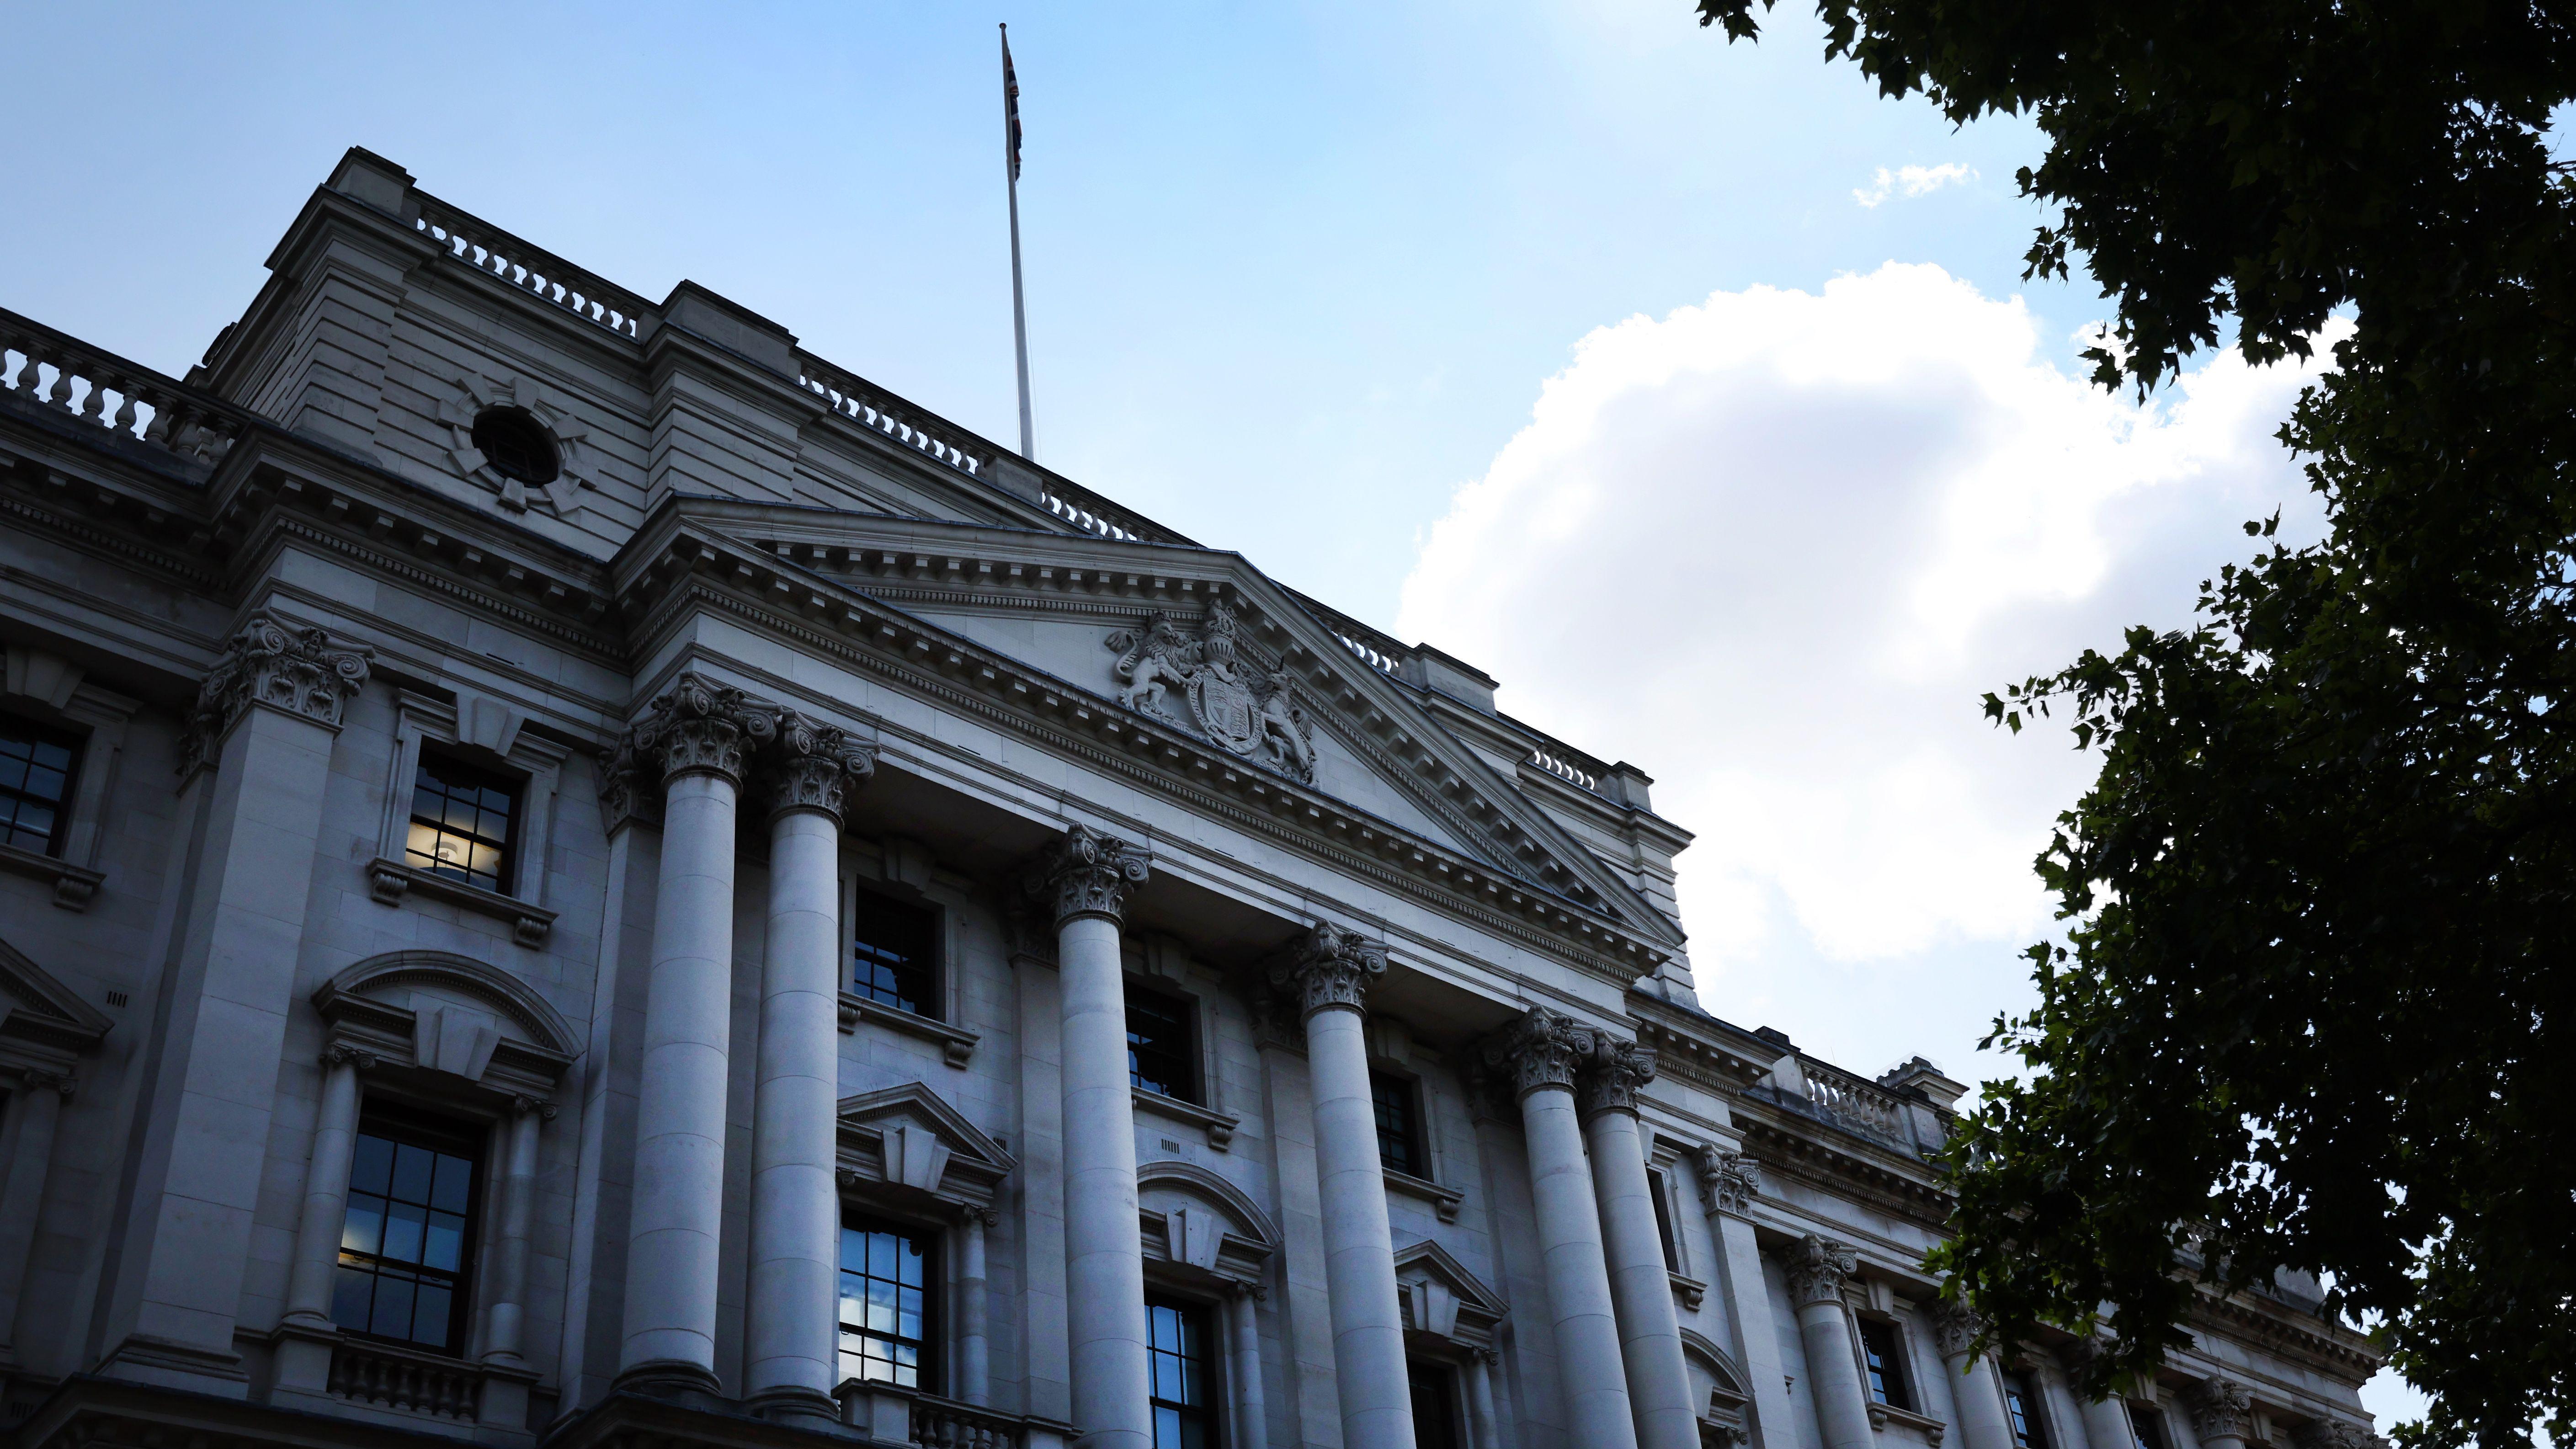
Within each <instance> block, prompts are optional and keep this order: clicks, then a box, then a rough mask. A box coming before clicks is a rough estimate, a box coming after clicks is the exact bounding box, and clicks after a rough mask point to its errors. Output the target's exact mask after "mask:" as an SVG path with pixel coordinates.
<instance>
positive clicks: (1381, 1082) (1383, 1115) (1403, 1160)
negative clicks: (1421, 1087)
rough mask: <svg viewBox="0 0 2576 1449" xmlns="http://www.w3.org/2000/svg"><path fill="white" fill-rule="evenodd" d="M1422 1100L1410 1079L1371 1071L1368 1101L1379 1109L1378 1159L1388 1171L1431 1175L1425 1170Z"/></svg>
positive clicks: (1423, 1175) (1409, 1175) (1417, 1175)
mask: <svg viewBox="0 0 2576 1449" xmlns="http://www.w3.org/2000/svg"><path fill="white" fill-rule="evenodd" d="M1420 1100H1421V1098H1420V1096H1419V1095H1418V1094H1417V1092H1416V1091H1415V1088H1414V1084H1413V1082H1412V1081H1411V1080H1410V1079H1408V1078H1404V1077H1397V1076H1389V1075H1388V1074H1387V1073H1385V1072H1371V1073H1369V1101H1370V1103H1371V1105H1372V1106H1374V1107H1375V1108H1376V1111H1377V1156H1378V1162H1379V1164H1380V1165H1381V1166H1383V1167H1385V1168H1386V1170H1387V1171H1389V1172H1401V1173H1403V1174H1404V1175H1405V1176H1407V1177H1425V1176H1428V1175H1429V1174H1428V1173H1427V1172H1426V1171H1425V1170H1424V1169H1425V1167H1426V1165H1427V1164H1425V1163H1424V1161H1423V1152H1422V1121H1421V1114H1420V1112H1419V1110H1418V1104H1419V1103H1420Z"/></svg>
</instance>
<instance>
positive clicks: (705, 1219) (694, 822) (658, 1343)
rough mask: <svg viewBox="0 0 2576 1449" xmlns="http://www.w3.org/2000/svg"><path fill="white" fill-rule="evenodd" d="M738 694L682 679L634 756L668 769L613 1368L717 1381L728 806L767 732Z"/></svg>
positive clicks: (644, 729) (640, 1381)
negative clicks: (751, 744)
mask: <svg viewBox="0 0 2576 1449" xmlns="http://www.w3.org/2000/svg"><path fill="white" fill-rule="evenodd" d="M774 731H775V724H774V720H771V719H765V718H764V717H762V716H761V715H759V714H758V713H756V712H755V711H754V710H753V709H752V708H751V707H750V706H749V705H748V704H747V703H746V702H745V701H744V700H743V698H742V696H741V693H740V691H738V690H733V689H730V688H728V687H726V686H721V685H715V684H712V683H709V682H707V681H704V680H701V679H698V678H696V677H694V676H690V677H686V678H684V679H682V680H681V681H680V683H679V684H678V685H676V686H675V687H674V688H673V690H672V692H671V693H670V694H668V695H665V696H663V697H662V698H661V699H658V700H656V701H654V717H653V718H652V719H651V720H649V721H648V722H647V723H646V724H644V725H642V726H639V727H638V729H637V734H638V735H639V736H642V737H643V738H642V740H641V742H640V743H639V744H638V745H637V746H636V748H637V751H638V753H640V754H642V755H643V756H645V757H646V759H647V760H648V761H649V762H651V763H658V764H659V765H660V766H661V768H662V773H663V776H664V779H663V799H662V872H661V877H660V880H659V881H658V883H657V888H656V891H655V896H654V902H653V954H652V961H651V964H650V965H649V967H648V968H647V970H646V974H645V991H646V996H645V1002H644V1041H643V1050H642V1052H641V1054H640V1057H639V1069H640V1070H639V1081H638V1083H637V1087H636V1101H635V1159H634V1183H635V1187H634V1197H633V1199H632V1202H631V1204H630V1206H629V1209H628V1232H627V1257H626V1322H625V1332H624V1335H623V1341H622V1343H621V1345H620V1350H619V1374H618V1376H619V1378H620V1379H621V1380H622V1381H624V1382H627V1383H629V1384H632V1385H635V1386H638V1387H643V1388H647V1389H673V1388H689V1389H696V1390H700V1391H703V1392H707V1393H716V1392H720V1391H721V1386H720V1385H719V1384H718V1382H717V1380H716V1375H715V1337H716V1293H717V1285H718V1282H719V1278H720V1273H721V1268H720V1264H719V1261H718V1256H717V1250H718V1246H719V1244H720V1243H721V1241H722V1239H723V1233H724V1146H725V1091H726V1084H727V1083H726V1079H727V1060H728V1054H729V1052H730V1050H731V1046H732V1041H731V1037H732V1030H733V891H734V815H735V809H736V805H737V799H738V795H739V791H740V786H741V781H742V776H743V765H744V751H745V743H746V741H745V736H746V735H747V734H748V735H750V736H752V737H753V739H754V740H755V741H761V740H764V739H765V737H766V736H767V735H769V734H772V733H774Z"/></svg>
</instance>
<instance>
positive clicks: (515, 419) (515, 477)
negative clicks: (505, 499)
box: [465, 403, 564, 488]
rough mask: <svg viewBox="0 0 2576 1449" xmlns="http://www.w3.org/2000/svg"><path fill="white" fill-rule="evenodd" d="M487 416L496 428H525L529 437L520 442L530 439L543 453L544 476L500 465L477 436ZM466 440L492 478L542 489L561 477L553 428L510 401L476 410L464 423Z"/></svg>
mask: <svg viewBox="0 0 2576 1449" xmlns="http://www.w3.org/2000/svg"><path fill="white" fill-rule="evenodd" d="M487 419H489V420H490V421H491V422H492V423H493V424H494V425H496V426H498V427H508V428H515V429H522V430H524V431H525V432H526V433H527V435H528V436H527V438H526V439H524V440H521V441H533V442H535V443H537V444H538V445H539V446H540V447H541V448H542V450H543V451H544V453H545V458H546V467H545V470H544V471H545V475H546V476H544V477H542V478H535V477H530V476H528V475H527V474H525V473H523V472H519V471H517V470H515V469H513V468H504V467H502V466H501V460H500V459H499V458H497V457H494V456H493V454H492V450H491V449H489V448H487V447H485V446H484V438H483V437H482V436H478V435H480V434H482V432H483V429H484V426H485V421H486V420H487ZM465 439H466V441H467V442H469V443H471V444H473V445H474V451H475V452H477V453H480V454H482V455H483V466H484V467H486V468H489V469H491V470H492V474H493V476H494V477H497V478H506V479H509V480H510V481H512V482H515V483H519V484H522V485H524V486H526V487H530V488H543V487H545V486H546V485H548V484H550V483H553V482H555V481H556V480H558V479H560V478H562V477H563V469H564V450H563V444H562V443H560V442H558V441H557V440H556V438H555V432H554V429H552V428H550V427H548V426H546V424H545V421H544V420H543V419H541V418H539V417H538V416H537V415H536V414H535V413H534V412H531V411H529V410H528V409H526V408H523V407H519V406H517V405H515V404H512V403H492V404H489V405H487V406H485V407H481V408H477V409H475V412H474V417H473V419H472V421H470V422H468V423H467V424H466V425H465ZM496 441H497V439H496Z"/></svg>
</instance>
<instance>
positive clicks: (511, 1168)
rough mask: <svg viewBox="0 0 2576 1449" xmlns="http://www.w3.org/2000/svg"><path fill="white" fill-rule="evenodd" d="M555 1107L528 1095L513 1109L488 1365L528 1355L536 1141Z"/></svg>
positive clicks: (505, 1162) (487, 1338) (485, 1356)
mask: <svg viewBox="0 0 2576 1449" xmlns="http://www.w3.org/2000/svg"><path fill="white" fill-rule="evenodd" d="M554 1111H555V1109H554V1104H553V1103H551V1102H540V1101H537V1100H535V1099H534V1098H526V1097H523V1098H521V1099H519V1101H518V1102H517V1103H516V1104H515V1105H514V1107H513V1110H512V1112H511V1117H510V1125H509V1127H508V1129H507V1133H508V1137H507V1150H506V1152H505V1153H504V1155H503V1159H502V1171H501V1231H500V1233H499V1234H498V1236H497V1241H496V1246H497V1248H498V1252H497V1254H496V1261H495V1263H494V1264H493V1267H494V1269H495V1271H494V1273H493V1275H492V1315H491V1319H490V1321H489V1327H488V1329H487V1331H486V1332H485V1334H484V1348H483V1360H484V1362H486V1363H503V1364H515V1363H518V1362H519V1361H520V1355H521V1354H522V1353H523V1352H524V1351H525V1348H526V1339H527V1319H528V1228H529V1225H530V1223H531V1222H532V1220H533V1219H534V1217H535V1215H536V1199H537V1137H538V1133H539V1132H540V1131H542V1130H543V1126H544V1123H545V1121H546V1119H548V1118H550V1117H552V1116H553V1115H554Z"/></svg>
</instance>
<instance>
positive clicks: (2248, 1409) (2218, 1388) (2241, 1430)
mask: <svg viewBox="0 0 2576 1449" xmlns="http://www.w3.org/2000/svg"><path fill="white" fill-rule="evenodd" d="M2183 1401H2184V1403H2185V1405H2186V1406H2188V1407H2189V1409H2190V1410H2191V1431H2192V1433H2193V1434H2194V1435H2196V1436H2198V1437H2199V1439H2200V1441H2201V1442H2202V1443H2204V1444H2206V1443H2208V1442H2209V1441H2210V1440H2212V1439H2219V1438H2227V1439H2237V1440H2242V1439H2244V1438H2246V1437H2247V1436H2248V1435H2250V1434H2252V1433H2253V1432H2254V1396H2253V1395H2252V1394H2251V1393H2248V1392H2247V1391H2246V1388H2245V1386H2244V1385H2243V1384H2240V1383H2238V1382H2236V1380H2234V1379H2229V1378H2207V1379H2202V1380H2201V1381H2200V1382H2199V1383H2196V1384H2194V1385H2192V1386H2191V1389H2190V1390H2189V1391H2188V1392H2187V1393H2185V1394H2184V1396H2183Z"/></svg>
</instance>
